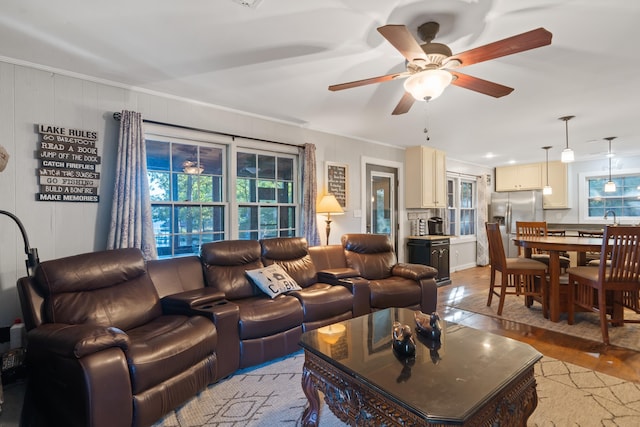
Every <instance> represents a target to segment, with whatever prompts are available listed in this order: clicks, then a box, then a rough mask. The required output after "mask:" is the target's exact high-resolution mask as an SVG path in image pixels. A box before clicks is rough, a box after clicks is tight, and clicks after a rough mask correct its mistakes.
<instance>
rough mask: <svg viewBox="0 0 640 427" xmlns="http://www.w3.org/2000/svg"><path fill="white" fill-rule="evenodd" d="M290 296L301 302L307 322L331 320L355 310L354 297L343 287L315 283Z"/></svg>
mask: <svg viewBox="0 0 640 427" xmlns="http://www.w3.org/2000/svg"><path fill="white" fill-rule="evenodd" d="M290 295H292V296H294V297H296V298H298V299H299V300H300V303H301V304H302V309H303V311H304V321H305V322H314V321H317V320H323V319H329V318H331V317H334V316H339V315H341V314H344V313H347V312H350V311H352V310H353V295H352V294H351V291H349V289H347V288H346V287H344V286H341V285H329V284H326V283H314V284H313V285H311V286H308V287H306V288H304V289H302V290H299V291H293V292H291V294H290Z"/></svg>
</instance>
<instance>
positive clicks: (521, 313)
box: [438, 290, 640, 351]
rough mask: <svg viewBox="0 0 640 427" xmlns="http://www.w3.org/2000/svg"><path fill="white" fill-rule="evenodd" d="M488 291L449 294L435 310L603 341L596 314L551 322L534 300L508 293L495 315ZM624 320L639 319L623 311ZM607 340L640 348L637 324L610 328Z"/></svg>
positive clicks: (563, 315)
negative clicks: (530, 302) (527, 303)
mask: <svg viewBox="0 0 640 427" xmlns="http://www.w3.org/2000/svg"><path fill="white" fill-rule="evenodd" d="M487 296H488V291H487V293H471V294H469V293H465V292H464V290H462V291H461V292H455V293H452V294H451V296H450V298H449V299H448V300H446V299H445V300H442V301H439V308H438V310H439V311H440V312H442V313H445V312H447V310H448V309H450V308H455V309H459V310H465V311H470V312H473V313H478V314H482V315H485V316H491V317H497V318H501V319H505V320H508V321H513V322H518V323H523V324H525V325H530V326H535V327H538V328H543V329H548V330H551V331H556V332H560V333H563V334H567V335H573V336H576V337H580V338H585V339H588V340H593V341H598V342H602V332H601V331H600V318H599V315H598V314H597V313H587V312H577V313H576V314H575V321H574V324H573V325H569V324H568V323H567V315H566V313H563V314H561V316H560V321H559V322H552V321H550V320H548V319H545V318H544V316H543V315H542V306H541V305H540V304H539V303H535V302H534V304H533V305H532V306H531V307H526V306H525V305H524V297H522V296H517V295H507V296H506V297H505V302H504V309H503V310H502V316H498V301H499V299H498V297H496V296H494V297H493V302H492V304H491V306H490V307H487ZM624 317H625V319H640V316H638V315H637V314H636V313H634V312H632V311H630V310H625V314H624ZM609 339H610V342H611V344H612V345H616V346H618V347H623V348H627V349H630V350H636V351H640V324H637V323H625V325H624V326H621V327H611V326H610V327H609Z"/></svg>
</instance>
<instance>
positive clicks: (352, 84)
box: [329, 71, 409, 92]
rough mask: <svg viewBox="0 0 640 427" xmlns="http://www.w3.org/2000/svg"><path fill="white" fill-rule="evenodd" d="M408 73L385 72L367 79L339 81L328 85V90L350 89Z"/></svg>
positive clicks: (404, 75)
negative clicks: (382, 74)
mask: <svg viewBox="0 0 640 427" xmlns="http://www.w3.org/2000/svg"><path fill="white" fill-rule="evenodd" d="M408 75H409V73H407V72H406V71H405V72H402V73H393V74H387V75H385V76H379V77H371V78H369V79H363V80H356V81H354V82H348V83H340V84H337V85H331V86H329V90H330V91H334V92H335V91H336V90H343V89H351V88H352V87H358V86H365V85H370V84H373V83H382V82H388V81H389V80H395V79H397V78H400V77H406V76H408Z"/></svg>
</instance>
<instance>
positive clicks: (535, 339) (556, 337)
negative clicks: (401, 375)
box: [438, 267, 640, 382]
mask: <svg viewBox="0 0 640 427" xmlns="http://www.w3.org/2000/svg"><path fill="white" fill-rule="evenodd" d="M489 273H490V269H489V267H475V268H470V269H467V270H462V271H459V272H455V273H453V274H452V275H451V278H452V283H451V284H450V285H445V286H441V287H440V288H438V300H440V301H443V299H445V298H447V297H448V295H449V293H451V292H460V291H461V290H462V287H464V292H465V293H467V294H473V293H477V292H480V293H482V294H483V295H486V296H488V292H489ZM498 278H499V274H498ZM507 298H508V297H507ZM494 304H497V301H496V299H495V298H494ZM459 323H462V324H464V325H466V326H470V327H474V328H476V329H482V330H485V331H489V332H492V333H495V334H500V335H502V336H505V337H509V338H513V339H516V340H518V341H522V342H526V343H528V344H530V345H531V346H533V347H535V348H536V349H537V350H538V351H539V352H540V353H542V354H544V355H547V356H550V357H553V358H555V359H559V360H564V361H566V362H570V363H573V364H575V365H579V366H583V367H585V368H589V369H593V370H595V371H599V372H603V373H606V374H609V375H612V376H615V377H618V378H623V379H625V380H629V381H635V382H640V353H639V352H637V351H633V350H627V349H624V348H620V347H616V346H615V345H610V346H606V345H604V344H602V342H594V341H589V340H585V339H582V338H577V337H572V336H569V335H564V334H560V333H557V332H552V331H548V330H545V329H540V328H536V327H531V326H528V325H523V324H517V323H514V322H510V321H505V320H501V319H496V318H492V317H488V316H483V315H480V314H474V315H472V316H469V317H466V318H465V319H464V320H462V321H460V322H459ZM623 327H624V326H623ZM638 339H639V340H640V336H638Z"/></svg>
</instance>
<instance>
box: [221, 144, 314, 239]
mask: <svg viewBox="0 0 640 427" xmlns="http://www.w3.org/2000/svg"><path fill="white" fill-rule="evenodd" d="M233 151H234V154H233V165H234V166H233V171H234V173H233V186H232V187H231V188H233V190H232V193H233V194H231V193H230V197H231V198H232V204H231V206H232V210H233V212H234V213H235V215H233V220H234V221H233V222H234V225H233V226H232V228H233V231H234V233H235V234H234V238H236V239H239V238H241V237H240V235H241V234H242V233H244V232H245V231H244V230H240V221H239V219H240V216H239V214H238V212H239V210H240V208H241V207H245V206H256V207H257V208H258V229H257V230H255V232H257V233H258V239H262V238H267V237H280V236H281V228H280V225H279V224H278V225H277V227H276V229H277V230H278V231H277V236H271V235H265V234H264V233H263V232H262V230H263V229H262V228H261V224H260V211H261V210H262V209H264V208H272V207H277V208H278V211H280V208H281V207H293V208H294V209H295V215H294V216H295V226H294V227H293V233H292V234H291V235H293V236H297V235H299V232H300V221H301V211H302V206H301V202H300V201H301V200H302V199H301V195H300V191H301V187H302V174H301V169H302V167H301V165H300V161H301V159H300V156H299V153H298V150H297V148H296V149H295V152H294V151H293V150H278V151H275V150H273V147H265V146H263V145H262V144H258V145H257V146H256V144H253V146H251V147H248V146H246V145H240V146H237V147H236V148H235V150H233ZM239 153H246V154H252V155H256V156H274V157H275V158H276V164H277V159H278V158H287V159H291V160H292V161H293V167H292V181H291V182H292V185H293V189H292V195H293V202H292V203H281V202H278V201H277V200H276V202H275V203H271V202H260V201H256V202H240V201H238V199H237V197H236V190H237V187H238V175H237V159H238V154H239ZM256 180H257V181H260V180H261V179H260V178H257V177H256ZM267 180H268V179H267ZM274 181H275V182H279V181H280V180H278V177H277V173H276V175H275V178H274ZM276 188H277V187H276ZM276 199H277V190H276ZM278 218H280V212H278ZM287 229H291V227H289V228H287ZM248 232H252V231H251V230H249V231H248Z"/></svg>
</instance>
